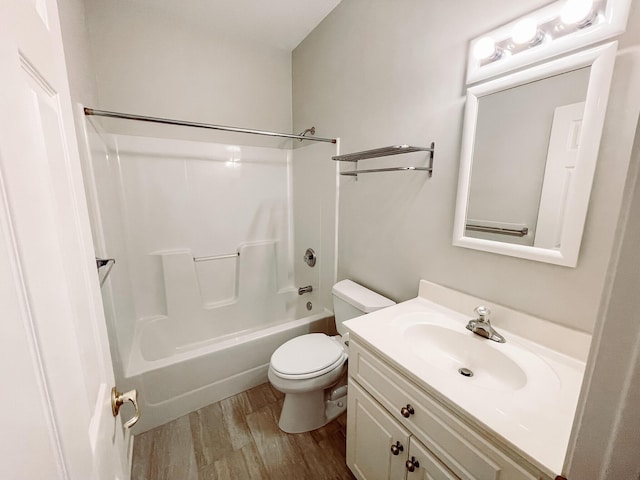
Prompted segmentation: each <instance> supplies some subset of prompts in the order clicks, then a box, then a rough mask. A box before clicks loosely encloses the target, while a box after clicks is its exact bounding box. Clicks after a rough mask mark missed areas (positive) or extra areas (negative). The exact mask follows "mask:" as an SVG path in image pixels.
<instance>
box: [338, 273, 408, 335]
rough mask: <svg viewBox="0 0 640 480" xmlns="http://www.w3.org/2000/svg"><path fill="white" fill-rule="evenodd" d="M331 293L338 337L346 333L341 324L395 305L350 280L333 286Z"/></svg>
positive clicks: (391, 301)
mask: <svg viewBox="0 0 640 480" xmlns="http://www.w3.org/2000/svg"><path fill="white" fill-rule="evenodd" d="M331 293H332V294H333V311H334V314H335V316H336V329H337V330H338V333H339V334H340V335H344V334H345V333H346V329H345V328H344V327H343V326H342V322H345V321H346V320H349V319H350V318H354V317H359V316H360V315H364V314H365V313H371V312H375V311H376V310H380V309H381V308H385V307H390V306H391V305H395V304H396V302H394V301H393V300H390V299H388V298H387V297H383V296H382V295H380V294H379V293H376V292H374V291H373V290H369V289H368V288H366V287H363V286H362V285H359V284H357V283H356V282H352V281H351V280H341V281H339V282H338V283H336V284H335V285H334V286H333V289H332V291H331Z"/></svg>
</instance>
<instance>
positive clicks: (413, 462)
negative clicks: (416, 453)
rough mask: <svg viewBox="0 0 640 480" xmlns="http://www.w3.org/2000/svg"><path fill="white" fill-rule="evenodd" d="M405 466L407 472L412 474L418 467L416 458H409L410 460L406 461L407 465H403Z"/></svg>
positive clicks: (418, 463)
mask: <svg viewBox="0 0 640 480" xmlns="http://www.w3.org/2000/svg"><path fill="white" fill-rule="evenodd" d="M405 466H406V467H407V470H408V471H410V472H413V471H415V469H416V468H418V467H419V466H420V462H418V460H416V457H411V460H407V463H405Z"/></svg>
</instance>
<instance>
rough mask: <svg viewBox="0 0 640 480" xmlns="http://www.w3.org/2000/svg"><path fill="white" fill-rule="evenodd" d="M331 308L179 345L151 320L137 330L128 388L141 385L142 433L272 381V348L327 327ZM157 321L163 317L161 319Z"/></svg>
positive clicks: (127, 377)
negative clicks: (275, 323)
mask: <svg viewBox="0 0 640 480" xmlns="http://www.w3.org/2000/svg"><path fill="white" fill-rule="evenodd" d="M331 316H332V313H331V312H330V311H328V310H324V311H323V312H321V313H319V314H315V315H311V316H308V317H305V318H302V319H298V320H291V321H287V322H285V323H281V324H278V325H273V326H269V327H265V328H261V329H253V330H248V331H245V332H242V333H240V334H233V335H228V336H226V337H222V338H216V339H214V340H210V341H206V342H200V343H196V344H192V345H190V346H189V347H188V348H185V347H180V348H173V347H170V346H169V345H168V342H170V338H168V337H166V338H162V332H160V331H155V330H154V322H153V321H149V322H147V323H146V325H145V326H144V327H143V328H140V329H139V331H138V332H137V333H136V337H135V341H134V345H133V348H132V354H131V358H130V361H129V365H128V367H127V369H126V378H125V380H124V382H125V384H124V388H125V389H129V388H137V390H138V395H139V403H140V409H141V413H142V414H141V417H140V421H139V422H138V423H137V424H136V426H135V427H134V431H133V433H134V434H138V433H141V432H144V431H147V430H149V429H151V428H154V427H156V426H158V425H162V424H164V423H166V422H168V421H171V420H173V419H175V418H177V417H180V416H182V415H185V414H187V413H189V412H192V411H194V410H197V409H199V408H202V407H204V406H205V405H208V404H210V403H214V402H217V401H219V400H222V399H223V398H227V397H229V396H231V395H235V394H237V393H240V392H243V391H245V390H247V389H249V388H252V387H255V386H256V385H260V384H261V383H264V382H266V381H267V370H268V367H269V360H270V358H271V354H272V353H273V352H274V350H275V349H276V348H278V347H279V346H280V345H282V344H283V343H284V342H285V341H287V340H289V339H290V338H293V337H296V336H298V335H303V334H305V333H310V332H318V331H326V330H327V328H328V320H329V319H330V318H331ZM156 324H157V323H156Z"/></svg>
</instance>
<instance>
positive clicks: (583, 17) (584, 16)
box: [560, 0, 595, 27]
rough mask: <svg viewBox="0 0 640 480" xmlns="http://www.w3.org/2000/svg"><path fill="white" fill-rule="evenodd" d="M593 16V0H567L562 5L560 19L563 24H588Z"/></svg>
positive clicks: (580, 25)
mask: <svg viewBox="0 0 640 480" xmlns="http://www.w3.org/2000/svg"><path fill="white" fill-rule="evenodd" d="M594 16H595V12H594V11H593V0H567V2H566V3H565V4H564V7H562V13H561V14H560V20H562V23H564V24H565V25H578V26H579V27H582V26H587V25H590V24H591V22H592V21H593V19H594Z"/></svg>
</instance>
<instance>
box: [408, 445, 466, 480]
mask: <svg viewBox="0 0 640 480" xmlns="http://www.w3.org/2000/svg"><path fill="white" fill-rule="evenodd" d="M412 465H413V466H412ZM406 468H407V480H459V478H458V477H457V476H455V475H454V474H453V473H451V471H450V470H449V469H448V468H447V467H445V466H444V464H443V463H441V462H440V461H439V460H438V459H437V458H436V457H434V456H433V454H432V453H431V452H430V451H429V450H427V448H426V447H425V446H424V445H422V444H421V443H420V442H419V441H417V440H416V438H415V437H411V445H410V446H409V455H408V456H407V467H406ZM411 469H413V471H411Z"/></svg>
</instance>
